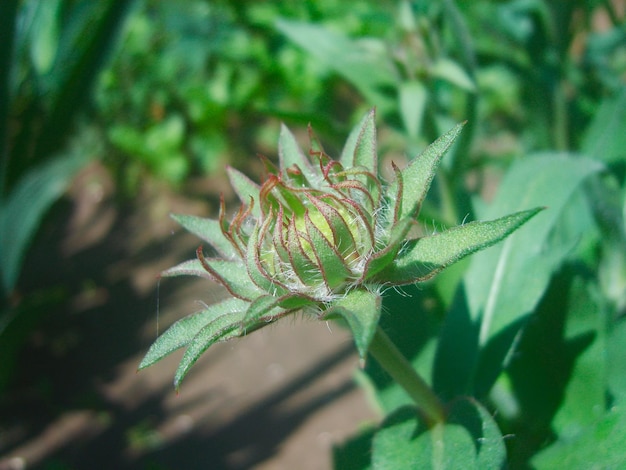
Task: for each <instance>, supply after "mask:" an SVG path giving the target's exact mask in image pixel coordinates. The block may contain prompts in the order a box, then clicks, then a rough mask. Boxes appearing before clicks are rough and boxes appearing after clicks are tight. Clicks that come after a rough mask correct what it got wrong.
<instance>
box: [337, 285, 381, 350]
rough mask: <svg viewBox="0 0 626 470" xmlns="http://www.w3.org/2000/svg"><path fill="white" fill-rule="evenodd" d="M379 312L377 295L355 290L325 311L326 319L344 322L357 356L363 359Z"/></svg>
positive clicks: (379, 303)
mask: <svg viewBox="0 0 626 470" xmlns="http://www.w3.org/2000/svg"><path fill="white" fill-rule="evenodd" d="M380 312H381V298H380V296H379V295H378V294H376V293H373V292H370V291H367V290H364V289H355V290H352V291H350V292H348V293H347V294H346V295H345V296H344V297H342V298H340V299H338V300H336V301H334V302H333V304H332V306H331V307H330V308H329V309H328V310H327V313H326V318H332V317H334V316H338V317H340V318H342V319H343V320H345V321H346V323H347V324H348V326H349V327H350V329H351V330H352V336H354V342H355V343H356V348H357V351H358V352H359V356H361V358H364V357H365V356H366V355H367V350H368V349H369V345H370V343H371V342H372V338H373V337H374V333H375V332H376V327H377V326H378V320H379V318H380Z"/></svg>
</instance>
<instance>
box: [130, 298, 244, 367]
mask: <svg viewBox="0 0 626 470" xmlns="http://www.w3.org/2000/svg"><path fill="white" fill-rule="evenodd" d="M248 305H249V303H248V302H245V301H243V300H240V299H227V300H224V301H223V302H220V303H217V304H213V305H211V306H210V307H208V308H207V309H205V310H202V311H201V312H197V313H193V314H191V315H187V316H186V317H184V318H182V319H180V320H178V321H177V322H176V323H174V324H173V325H172V326H170V327H169V328H168V329H167V330H166V331H165V333H163V334H162V335H161V336H159V337H158V338H157V340H156V341H155V342H154V343H153V344H152V346H150V349H149V350H148V352H147V353H146V355H145V356H144V358H143V359H142V361H141V363H140V364H139V367H138V369H139V370H141V369H145V368H146V367H148V366H151V365H152V364H154V363H156V362H158V361H160V360H161V359H163V358H164V357H166V356H168V355H169V354H171V353H172V352H174V351H176V350H177V349H180V348H182V347H184V346H187V345H188V344H189V343H190V342H191V341H192V340H193V339H194V338H195V337H196V335H197V334H198V332H199V331H200V330H202V329H203V328H204V327H205V326H207V325H210V324H212V323H214V322H215V321H217V320H219V319H220V318H223V317H225V316H227V315H231V314H232V313H233V312H245V311H246V309H247V308H248Z"/></svg>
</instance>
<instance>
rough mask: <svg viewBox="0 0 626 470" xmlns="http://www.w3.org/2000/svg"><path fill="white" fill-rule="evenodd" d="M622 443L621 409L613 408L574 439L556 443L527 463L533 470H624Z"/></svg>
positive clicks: (625, 425) (625, 419)
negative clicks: (621, 469) (557, 469)
mask: <svg viewBox="0 0 626 470" xmlns="http://www.w3.org/2000/svg"><path fill="white" fill-rule="evenodd" d="M624 442H626V412H625V409H624V407H623V406H614V407H612V408H611V410H610V411H608V412H607V413H606V415H605V416H604V417H603V418H602V419H601V420H599V421H597V422H596V423H595V424H594V425H593V426H588V427H587V428H586V429H585V430H584V431H583V432H582V433H581V434H579V435H578V436H576V438H567V439H559V440H558V441H556V442H555V443H554V444H552V445H551V446H549V447H548V448H546V449H544V450H543V451H541V452H539V453H538V454H537V455H536V456H535V457H534V458H533V459H532V461H531V462H532V465H533V468H536V469H537V470H543V469H545V470H551V469H554V468H567V469H568V470H588V469H597V470H600V469H613V468H614V469H618V468H626V452H624Z"/></svg>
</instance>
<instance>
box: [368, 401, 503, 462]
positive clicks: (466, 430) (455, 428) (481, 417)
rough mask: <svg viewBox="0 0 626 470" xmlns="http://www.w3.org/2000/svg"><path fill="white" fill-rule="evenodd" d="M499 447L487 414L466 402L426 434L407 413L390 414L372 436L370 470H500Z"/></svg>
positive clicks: (412, 411)
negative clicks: (406, 469)
mask: <svg viewBox="0 0 626 470" xmlns="http://www.w3.org/2000/svg"><path fill="white" fill-rule="evenodd" d="M505 461H506V450H505V447H504V441H503V438H502V435H501V433H500V430H499V429H498V426H497V425H496V423H495V422H494V421H493V418H492V417H491V415H490V414H489V412H488V411H487V410H485V409H484V408H483V407H482V406H481V405H480V404H478V403H477V402H475V401H472V400H463V401H458V402H456V403H454V405H453V406H452V408H451V409H450V413H449V415H448V419H447V421H446V422H445V423H444V424H438V425H435V426H434V427H432V428H430V429H429V428H428V427H427V426H426V425H425V423H424V422H423V421H422V420H421V419H420V417H419V416H418V414H417V412H416V410H415V409H414V408H412V407H403V408H400V409H399V410H397V411H396V412H394V413H392V414H391V415H389V416H388V417H387V419H386V420H385V421H384V423H383V424H382V427H381V429H380V430H379V431H378V432H377V433H376V434H375V436H374V440H373V445H372V468H375V469H377V470H382V469H384V470H387V469H388V470H396V469H403V468H411V469H434V470H438V469H440V470H444V469H476V470H479V469H480V470H482V469H500V468H502V467H503V465H504V464H505Z"/></svg>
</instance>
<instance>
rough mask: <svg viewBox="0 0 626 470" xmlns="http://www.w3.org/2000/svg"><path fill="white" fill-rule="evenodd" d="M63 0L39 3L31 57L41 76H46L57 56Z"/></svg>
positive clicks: (33, 28)
mask: <svg viewBox="0 0 626 470" xmlns="http://www.w3.org/2000/svg"><path fill="white" fill-rule="evenodd" d="M60 7H61V0H49V1H46V2H37V5H36V7H35V8H36V12H35V16H34V18H33V22H32V26H31V31H30V34H31V41H30V56H31V60H32V61H33V65H34V66H35V69H36V70H37V73H38V74H39V75H44V74H46V73H47V72H48V71H49V70H50V68H51V67H52V64H53V63H54V60H55V58H56V55H57V47H58V44H59V18H58V17H59V12H60Z"/></svg>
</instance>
